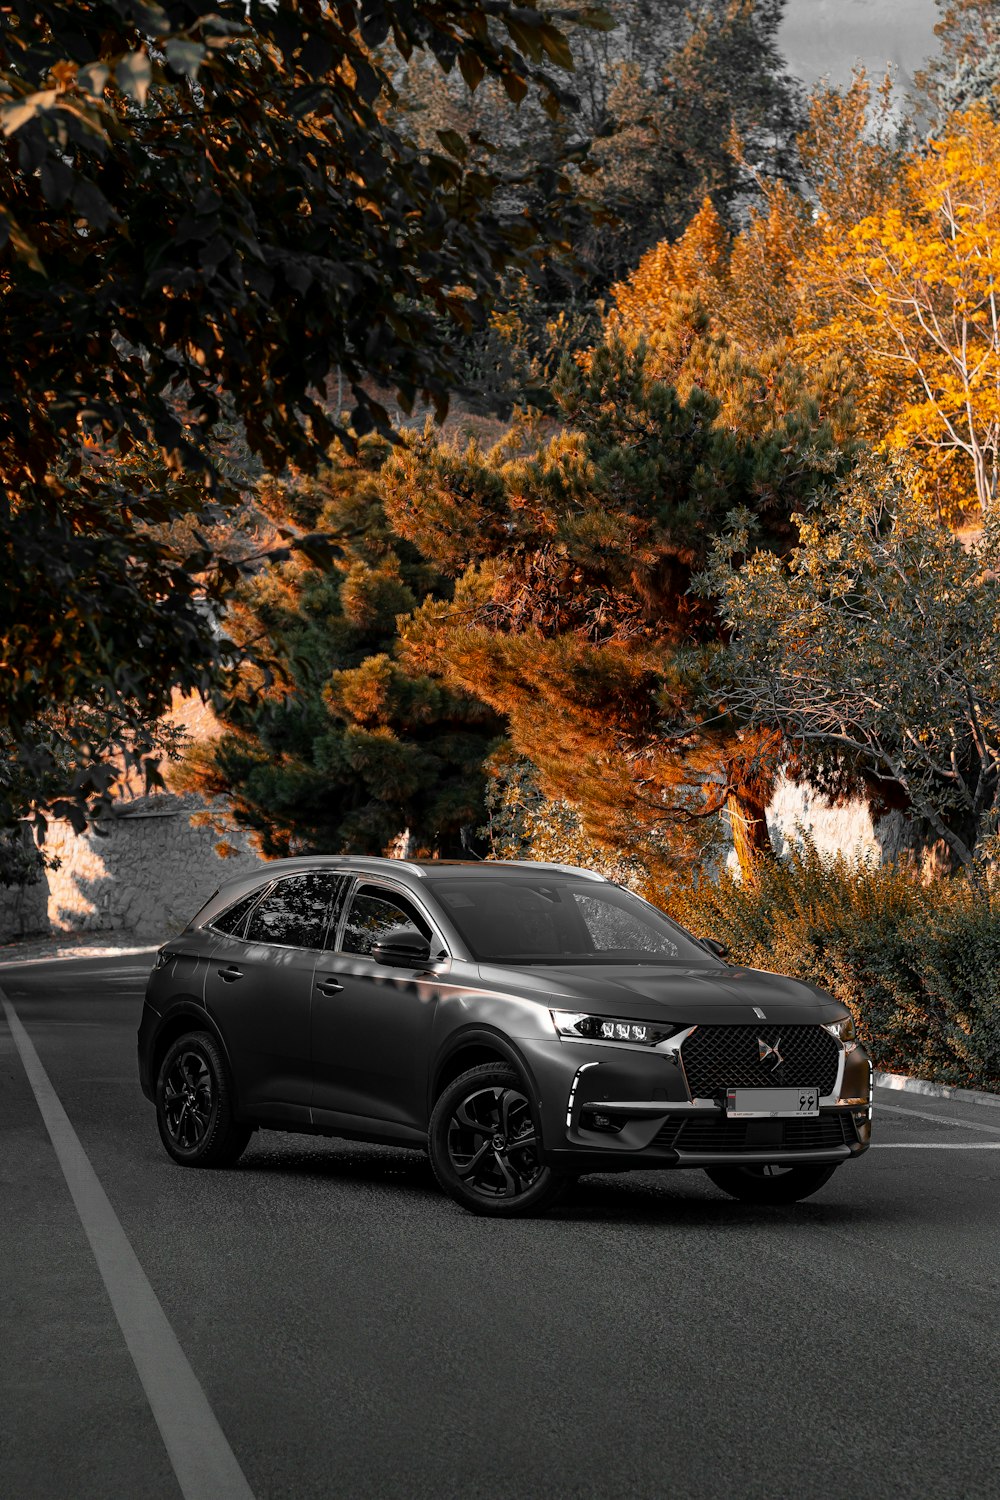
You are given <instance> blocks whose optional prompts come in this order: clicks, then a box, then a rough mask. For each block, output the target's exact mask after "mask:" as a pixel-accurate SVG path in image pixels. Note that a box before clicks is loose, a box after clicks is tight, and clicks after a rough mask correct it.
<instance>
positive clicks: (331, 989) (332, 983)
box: [316, 975, 344, 995]
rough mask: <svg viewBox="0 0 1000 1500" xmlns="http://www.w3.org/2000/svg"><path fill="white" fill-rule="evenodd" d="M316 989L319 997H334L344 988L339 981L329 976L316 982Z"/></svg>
mask: <svg viewBox="0 0 1000 1500" xmlns="http://www.w3.org/2000/svg"><path fill="white" fill-rule="evenodd" d="M316 988H317V989H318V990H319V992H320V994H321V995H336V994H337V993H338V991H340V990H342V989H343V988H344V986H343V985H342V984H341V982H340V980H339V979H334V978H333V976H332V975H331V976H330V977H329V978H327V979H320V980H318V981H317V984H316Z"/></svg>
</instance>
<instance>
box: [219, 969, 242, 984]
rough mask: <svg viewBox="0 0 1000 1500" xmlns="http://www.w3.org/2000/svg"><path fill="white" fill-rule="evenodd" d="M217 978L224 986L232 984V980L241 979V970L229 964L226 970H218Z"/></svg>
mask: <svg viewBox="0 0 1000 1500" xmlns="http://www.w3.org/2000/svg"><path fill="white" fill-rule="evenodd" d="M219 978H220V979H222V980H224V982H225V983H226V984H232V982H233V980H234V979H242V978H243V970H242V969H238V968H237V967H236V965H235V964H229V966H228V967H227V968H225V969H220V970H219Z"/></svg>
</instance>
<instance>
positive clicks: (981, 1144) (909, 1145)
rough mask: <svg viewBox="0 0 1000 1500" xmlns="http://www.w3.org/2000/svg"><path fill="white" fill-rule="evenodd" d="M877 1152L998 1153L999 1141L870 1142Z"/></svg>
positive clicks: (999, 1148) (999, 1149)
mask: <svg viewBox="0 0 1000 1500" xmlns="http://www.w3.org/2000/svg"><path fill="white" fill-rule="evenodd" d="M872 1150H873V1151H875V1150H879V1151H1000V1141H872Z"/></svg>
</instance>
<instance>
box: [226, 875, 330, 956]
mask: <svg viewBox="0 0 1000 1500" xmlns="http://www.w3.org/2000/svg"><path fill="white" fill-rule="evenodd" d="M347 883H348V877H346V876H344V875H334V874H331V873H329V872H325V871H322V870H316V871H310V872H309V873H308V874H306V875H288V876H286V877H285V879H284V880H279V881H278V883H277V885H275V887H274V889H273V890H271V891H269V892H268V894H267V895H266V896H265V897H264V899H263V901H262V902H261V903H260V905H259V906H258V907H257V908H256V910H255V911H254V912H253V913H252V915H251V917H250V920H249V922H248V923H247V929H246V934H245V936H246V941H247V942H248V943H274V944H276V945H280V946H281V947H283V948H322V946H323V940H324V938H325V936H326V928H327V923H328V921H329V920H330V917H331V914H333V915H334V919H335V914H336V911H337V909H338V907H339V903H340V901H342V900H343V897H344V893H345V892H346V889H347Z"/></svg>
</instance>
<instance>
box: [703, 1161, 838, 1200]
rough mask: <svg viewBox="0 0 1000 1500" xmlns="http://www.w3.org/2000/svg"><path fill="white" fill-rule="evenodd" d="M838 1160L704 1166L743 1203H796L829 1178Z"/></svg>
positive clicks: (726, 1189)
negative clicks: (824, 1164) (820, 1164)
mask: <svg viewBox="0 0 1000 1500" xmlns="http://www.w3.org/2000/svg"><path fill="white" fill-rule="evenodd" d="M839 1165H840V1163H839V1162H834V1163H833V1165H832V1166H828V1167H818V1166H817V1167H807V1166H801V1167H786V1166H782V1165H780V1164H779V1163H776V1162H775V1163H767V1164H765V1165H763V1166H760V1165H757V1164H754V1165H753V1166H749V1165H748V1166H745V1167H706V1168H705V1173H706V1176H707V1177H709V1178H710V1179H711V1181H712V1182H714V1183H715V1185H716V1187H717V1188H721V1189H722V1191H723V1192H724V1193H728V1194H729V1196H730V1198H739V1199H740V1200H741V1201H742V1202H743V1203H799V1202H800V1201H801V1200H802V1199H803V1198H810V1197H812V1195H813V1193H815V1192H818V1191H819V1189H820V1188H821V1187H822V1186H823V1184H824V1183H825V1182H829V1181H830V1178H831V1177H832V1176H833V1174H834V1172H835V1171H836V1170H837V1168H838V1166H839Z"/></svg>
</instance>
